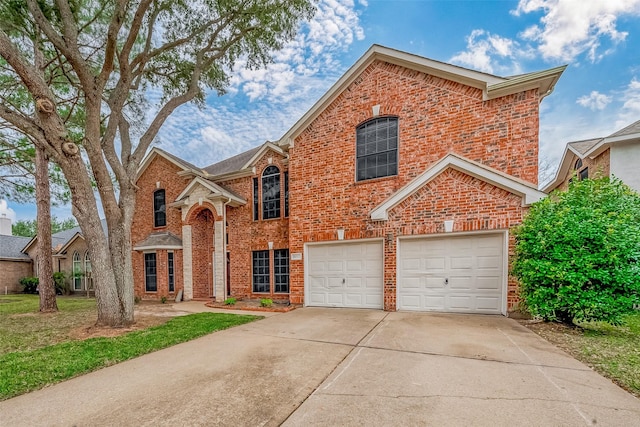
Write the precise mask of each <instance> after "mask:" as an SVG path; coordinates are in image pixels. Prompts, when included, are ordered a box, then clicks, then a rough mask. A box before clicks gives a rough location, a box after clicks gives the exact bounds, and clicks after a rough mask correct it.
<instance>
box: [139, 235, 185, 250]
mask: <svg viewBox="0 0 640 427" xmlns="http://www.w3.org/2000/svg"><path fill="white" fill-rule="evenodd" d="M167 246H171V247H175V246H182V240H181V239H180V238H179V237H178V236H176V235H175V234H172V233H169V232H168V231H162V232H158V233H152V234H150V235H148V236H147V238H146V239H144V240H143V241H141V242H138V243H137V244H136V245H135V247H136V248H162V247H167Z"/></svg>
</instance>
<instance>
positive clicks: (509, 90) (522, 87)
mask: <svg viewBox="0 0 640 427" xmlns="http://www.w3.org/2000/svg"><path fill="white" fill-rule="evenodd" d="M566 68H567V66H566V65H562V66H560V67H555V68H552V69H550V70H544V71H537V72H534V73H528V74H524V75H522V76H518V77H514V78H512V79H509V80H507V81H504V82H500V83H496V84H492V85H489V86H488V87H487V91H486V93H485V94H484V97H485V98H484V100H485V101H487V100H490V99H495V98H499V97H501V96H506V95H511V94H514V93H518V92H523V91H527V90H532V89H538V94H539V95H540V97H541V98H544V97H545V96H547V95H549V94H550V93H551V92H553V89H554V87H555V85H556V83H557V82H558V80H559V79H560V76H562V73H563V72H564V70H565V69H566Z"/></svg>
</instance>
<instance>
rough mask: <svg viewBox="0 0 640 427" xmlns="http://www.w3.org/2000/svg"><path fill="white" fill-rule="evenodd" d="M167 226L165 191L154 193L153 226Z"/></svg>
mask: <svg viewBox="0 0 640 427" xmlns="http://www.w3.org/2000/svg"><path fill="white" fill-rule="evenodd" d="M165 225H167V208H166V204H165V192H164V190H156V191H154V192H153V226H154V227H164V226H165Z"/></svg>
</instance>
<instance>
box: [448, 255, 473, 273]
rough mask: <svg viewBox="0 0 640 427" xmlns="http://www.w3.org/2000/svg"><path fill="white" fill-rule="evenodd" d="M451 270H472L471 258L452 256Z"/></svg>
mask: <svg viewBox="0 0 640 427" xmlns="http://www.w3.org/2000/svg"><path fill="white" fill-rule="evenodd" d="M450 260H451V265H450V267H451V269H452V270H469V269H471V268H473V257H471V256H469V255H467V256H452V257H451V258H450Z"/></svg>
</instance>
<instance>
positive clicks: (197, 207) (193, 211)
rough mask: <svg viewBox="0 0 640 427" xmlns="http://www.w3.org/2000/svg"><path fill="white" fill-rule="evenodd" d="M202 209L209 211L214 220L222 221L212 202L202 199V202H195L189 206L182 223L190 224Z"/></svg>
mask: <svg viewBox="0 0 640 427" xmlns="http://www.w3.org/2000/svg"><path fill="white" fill-rule="evenodd" d="M204 210H208V211H209V212H211V214H212V215H213V220H214V221H222V217H221V216H220V215H218V213H217V212H216V208H215V207H214V206H213V204H212V203H211V202H208V201H203V202H202V204H199V203H197V204H194V205H193V206H191V207H190V208H189V210H188V211H187V214H186V215H185V220H184V223H185V224H187V225H192V224H191V223H192V222H193V221H194V220H195V218H196V217H197V216H198V215H200V213H201V212H202V211H204Z"/></svg>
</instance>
